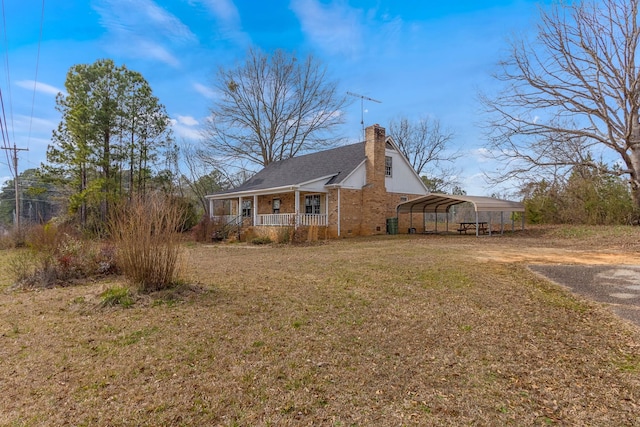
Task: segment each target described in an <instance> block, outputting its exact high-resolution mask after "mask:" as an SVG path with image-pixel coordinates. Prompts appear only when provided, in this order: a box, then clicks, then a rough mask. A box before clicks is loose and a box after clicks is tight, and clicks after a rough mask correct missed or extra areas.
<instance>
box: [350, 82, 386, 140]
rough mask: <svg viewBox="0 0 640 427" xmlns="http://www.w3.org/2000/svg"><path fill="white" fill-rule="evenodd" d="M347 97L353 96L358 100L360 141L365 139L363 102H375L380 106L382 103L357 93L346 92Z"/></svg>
mask: <svg viewBox="0 0 640 427" xmlns="http://www.w3.org/2000/svg"><path fill="white" fill-rule="evenodd" d="M347 95H351V96H354V97H356V98H360V125H361V126H362V140H363V141H364V140H365V139H366V135H365V133H364V100H365V99H366V100H367V101H373V102H377V103H378V104H382V101H378V100H377V99H373V98H369V97H368V96H364V95H360V94H359V93H353V92H349V91H347Z"/></svg>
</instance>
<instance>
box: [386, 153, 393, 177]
mask: <svg viewBox="0 0 640 427" xmlns="http://www.w3.org/2000/svg"><path fill="white" fill-rule="evenodd" d="M392 160H393V159H392V158H391V157H390V156H385V158H384V176H391V161H392Z"/></svg>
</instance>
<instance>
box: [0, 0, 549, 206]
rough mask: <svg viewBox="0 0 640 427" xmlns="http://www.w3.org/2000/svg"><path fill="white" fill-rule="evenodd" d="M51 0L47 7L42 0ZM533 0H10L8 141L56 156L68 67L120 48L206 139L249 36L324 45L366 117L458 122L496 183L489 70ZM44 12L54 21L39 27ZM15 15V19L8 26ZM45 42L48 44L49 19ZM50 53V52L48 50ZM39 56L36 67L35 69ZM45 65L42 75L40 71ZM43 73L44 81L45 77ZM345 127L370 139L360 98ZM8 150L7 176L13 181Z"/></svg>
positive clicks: (29, 163) (473, 171)
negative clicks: (222, 76)
mask: <svg viewBox="0 0 640 427" xmlns="http://www.w3.org/2000/svg"><path fill="white" fill-rule="evenodd" d="M43 3H44V12H43V8H42V5H43ZM538 3H539V2H538V1H533V0H483V1H478V0H457V1H443V0H438V1H435V0H378V1H375V0H322V1H321V0H281V1H280V0H272V1H256V0H235V1H234V0H173V1H170V0H89V1H87V0H49V1H47V2H43V0H20V1H9V2H4V20H3V22H0V24H1V28H3V30H4V31H3V34H0V46H1V47H2V56H3V58H2V65H1V66H0V88H2V93H3V100H4V107H5V116H6V119H7V122H8V129H9V138H10V142H11V144H13V143H14V142H15V143H16V145H17V146H18V147H24V148H28V149H29V151H27V152H25V151H23V152H20V156H19V159H20V163H19V169H20V170H21V171H23V170H24V169H27V168H33V167H38V166H39V165H40V163H41V162H43V161H45V153H46V147H47V145H48V144H49V141H50V137H51V131H52V130H53V129H54V128H56V127H57V125H58V123H59V121H60V115H59V113H58V112H57V111H56V110H55V95H56V93H58V92H60V91H63V90H64V80H65V77H66V73H67V71H68V70H69V68H70V67H71V66H73V65H75V64H80V63H93V62H94V61H96V60H97V59H101V58H111V59H113V60H114V61H115V62H116V64H118V65H121V64H125V65H126V66H127V67H128V68H130V69H132V70H135V71H138V72H140V73H142V75H143V76H144V77H145V78H146V79H147V81H148V82H149V83H150V84H151V87H152V88H153V90H154V94H155V95H156V96H157V97H158V98H159V99H160V101H161V102H162V103H163V104H164V105H165V106H166V108H167V112H168V113H169V115H170V116H171V118H172V119H173V123H174V124H173V128H174V134H175V136H176V138H177V139H178V140H180V139H187V140H194V141H197V139H198V138H199V127H200V125H201V123H203V121H204V119H205V117H206V116H207V114H208V107H209V106H210V105H211V104H212V102H215V98H216V93H215V92H214V91H213V90H212V89H211V87H212V84H211V82H212V78H213V75H214V73H215V70H216V69H217V68H218V67H219V66H233V65H234V64H236V63H238V62H239V61H241V60H242V59H243V57H244V54H245V52H246V51H247V48H248V47H249V46H256V47H258V48H260V49H262V50H265V51H271V50H273V49H276V48H282V49H286V50H289V51H295V52H297V53H298V54H299V55H306V54H309V53H312V54H313V55H315V56H317V57H318V58H320V59H321V60H322V61H323V62H324V64H325V65H326V66H327V67H328V70H329V73H330V75H331V76H332V78H334V79H336V80H338V82H339V85H340V88H341V89H342V90H343V91H344V92H346V91H351V92H355V93H358V94H362V95H365V96H368V97H371V98H374V99H377V100H380V101H382V102H381V103H380V104H378V103H372V102H365V105H364V108H365V110H366V112H365V113H364V121H365V124H366V125H370V124H374V123H378V124H380V125H382V126H385V127H386V126H387V125H388V123H389V121H390V120H391V119H393V118H397V117H399V116H401V115H402V116H406V117H408V118H410V119H418V118H420V117H425V116H429V117H432V118H436V119H439V120H440V122H441V124H442V125H443V126H445V127H448V128H450V129H451V130H453V131H454V133H455V138H454V140H453V142H452V143H451V147H452V149H457V150H460V151H462V152H463V154H464V155H463V157H461V158H460V159H459V160H458V161H457V162H456V167H457V168H458V169H460V170H461V175H460V176H459V177H458V180H459V181H460V183H461V185H462V187H463V188H464V189H465V190H466V191H467V193H468V194H476V195H483V194H491V193H492V192H494V191H496V189H493V188H490V187H488V186H487V184H486V183H485V182H484V181H483V179H482V178H481V174H482V171H485V170H487V171H491V170H495V169H496V167H497V165H493V164H491V163H490V162H488V161H487V159H486V157H485V156H483V152H484V145H485V144H484V141H483V134H482V130H481V128H480V125H481V123H482V120H483V117H482V115H481V113H480V110H481V109H480V106H479V104H478V102H477V94H478V91H479V90H482V91H483V92H486V93H489V94H491V93H494V92H495V91H496V90H497V89H498V86H497V85H496V82H495V81H493V79H492V78H491V74H492V73H493V72H495V71H497V68H496V64H497V62H498V61H499V60H500V59H501V58H503V57H504V56H505V54H506V50H507V39H508V38H509V37H511V36H513V35H514V34H515V35H518V36H520V35H523V34H524V33H526V32H529V31H532V30H533V29H534V27H535V21H536V18H537V15H538ZM41 17H44V19H43V20H42V27H41ZM5 25H6V26H5ZM41 29H42V42H41V43H40V44H39V43H38V40H39V38H40V30H41ZM38 51H39V52H40V54H39V61H38ZM36 64H38V66H37V67H36ZM36 69H37V77H36ZM34 82H37V83H34ZM344 114H345V120H346V123H345V125H344V126H343V129H342V130H341V134H342V135H343V136H344V137H345V138H346V139H347V141H349V142H355V141H357V140H359V139H360V136H361V126H360V117H361V109H360V102H354V103H353V104H352V105H351V106H350V107H348V108H347V109H345V111H344ZM6 162H7V158H6V156H5V155H4V153H0V181H4V180H6V179H8V178H10V172H9V168H8V167H7V164H6Z"/></svg>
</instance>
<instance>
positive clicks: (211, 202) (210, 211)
mask: <svg viewBox="0 0 640 427" xmlns="http://www.w3.org/2000/svg"><path fill="white" fill-rule="evenodd" d="M209 219H213V199H209Z"/></svg>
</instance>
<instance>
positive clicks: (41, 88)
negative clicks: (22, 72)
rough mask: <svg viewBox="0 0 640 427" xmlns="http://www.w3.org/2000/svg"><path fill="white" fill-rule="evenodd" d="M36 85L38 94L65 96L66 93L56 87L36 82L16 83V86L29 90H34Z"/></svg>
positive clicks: (22, 81) (23, 81)
mask: <svg viewBox="0 0 640 427" xmlns="http://www.w3.org/2000/svg"><path fill="white" fill-rule="evenodd" d="M34 84H35V90H36V92H41V93H45V94H47V95H54V96H55V95H58V93H63V94H65V91H64V90H62V89H58V88H57V87H55V86H51V85H48V84H46V83H42V82H35V81H33V80H18V81H16V85H17V86H19V87H21V88H23V89H28V90H33V88H34Z"/></svg>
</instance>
